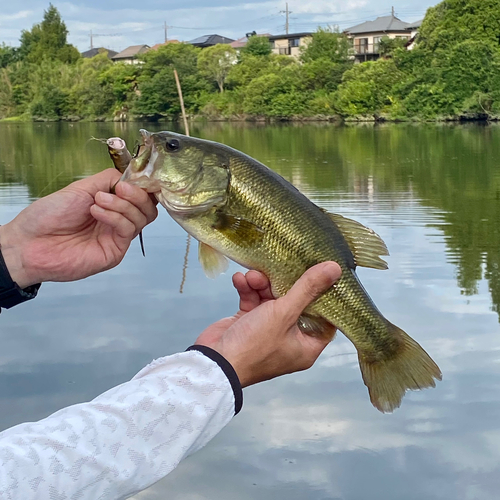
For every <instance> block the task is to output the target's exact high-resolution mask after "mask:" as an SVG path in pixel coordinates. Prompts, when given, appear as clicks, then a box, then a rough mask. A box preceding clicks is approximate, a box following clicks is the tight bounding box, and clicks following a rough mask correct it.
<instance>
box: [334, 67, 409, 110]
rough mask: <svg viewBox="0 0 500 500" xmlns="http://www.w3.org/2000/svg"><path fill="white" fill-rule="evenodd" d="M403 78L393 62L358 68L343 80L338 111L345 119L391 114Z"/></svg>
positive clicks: (352, 69)
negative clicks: (348, 117) (366, 115)
mask: <svg viewBox="0 0 500 500" xmlns="http://www.w3.org/2000/svg"><path fill="white" fill-rule="evenodd" d="M403 78H404V75H403V74H402V73H401V72H400V71H399V70H398V69H397V67H396V65H395V64H394V61H393V60H391V59H379V60H378V61H368V62H366V63H363V64H356V65H355V66H353V67H352V68H351V69H350V70H349V71H346V73H345V74H344V76H343V78H342V84H341V85H340V86H339V88H338V91H337V93H336V101H337V103H336V107H337V111H338V112H339V113H340V114H341V115H344V116H353V115H364V114H370V115H377V114H379V113H387V112H390V111H391V107H392V105H393V104H394V101H395V100H396V96H395V92H394V89H395V87H396V85H397V84H398V83H400V82H401V80H402V79H403Z"/></svg>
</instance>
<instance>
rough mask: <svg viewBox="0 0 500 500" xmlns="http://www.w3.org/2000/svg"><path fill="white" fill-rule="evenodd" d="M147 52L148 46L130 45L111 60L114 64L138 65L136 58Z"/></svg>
mask: <svg viewBox="0 0 500 500" xmlns="http://www.w3.org/2000/svg"><path fill="white" fill-rule="evenodd" d="M148 50H149V45H131V46H130V47H127V48H126V49H125V50H122V51H121V52H119V53H118V54H116V56H113V57H112V58H111V60H112V61H114V62H123V63H125V64H139V60H138V59H137V56H138V55H139V54H144V53H145V52H147V51H148Z"/></svg>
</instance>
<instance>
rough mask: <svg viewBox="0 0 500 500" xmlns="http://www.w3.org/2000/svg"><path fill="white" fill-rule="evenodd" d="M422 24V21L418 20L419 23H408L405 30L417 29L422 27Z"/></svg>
mask: <svg viewBox="0 0 500 500" xmlns="http://www.w3.org/2000/svg"><path fill="white" fill-rule="evenodd" d="M423 22H424V20H423V19H420V21H415V22H414V23H408V26H407V29H409V30H412V29H417V28H420V26H422V23H423Z"/></svg>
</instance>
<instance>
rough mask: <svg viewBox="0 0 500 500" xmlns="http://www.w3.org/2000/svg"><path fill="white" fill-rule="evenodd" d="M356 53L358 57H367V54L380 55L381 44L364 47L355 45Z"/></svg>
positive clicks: (365, 45) (370, 44)
mask: <svg viewBox="0 0 500 500" xmlns="http://www.w3.org/2000/svg"><path fill="white" fill-rule="evenodd" d="M353 48H354V53H355V54H356V55H365V54H378V53H379V44H378V43H367V44H364V45H354V46H353Z"/></svg>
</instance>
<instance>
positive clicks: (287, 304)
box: [279, 262, 342, 324]
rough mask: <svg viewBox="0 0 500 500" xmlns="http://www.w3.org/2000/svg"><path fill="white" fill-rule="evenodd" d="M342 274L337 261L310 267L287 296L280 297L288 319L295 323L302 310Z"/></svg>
mask: <svg viewBox="0 0 500 500" xmlns="http://www.w3.org/2000/svg"><path fill="white" fill-rule="evenodd" d="M341 274H342V270H341V269H340V266H339V265H338V264H337V263H336V262H323V263H321V264H317V265H316V266H313V267H311V268H310V269H308V270H307V271H306V272H305V273H304V274H303V275H302V276H301V277H300V278H299V279H298V280H297V282H296V283H295V284H294V285H293V287H292V288H291V289H290V291H289V292H288V293H287V294H286V295H285V297H283V298H282V299H279V300H280V303H281V307H284V310H285V315H286V318H287V320H288V321H290V322H291V323H292V324H293V323H295V322H296V321H297V320H298V318H299V316H300V315H301V314H302V311H303V310H304V309H305V308H306V307H307V306H308V305H309V304H310V303H311V302H313V301H314V300H316V299H317V298H318V297H319V296H320V295H321V294H322V293H323V292H325V291H326V290H328V288H330V287H331V286H332V285H333V284H334V283H335V282H336V281H337V280H338V279H339V278H340V276H341Z"/></svg>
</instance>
